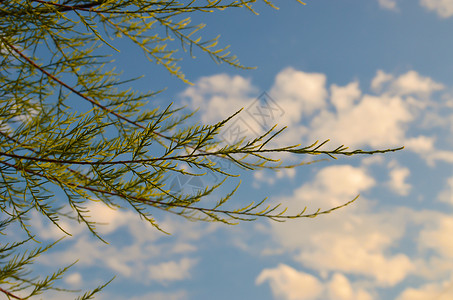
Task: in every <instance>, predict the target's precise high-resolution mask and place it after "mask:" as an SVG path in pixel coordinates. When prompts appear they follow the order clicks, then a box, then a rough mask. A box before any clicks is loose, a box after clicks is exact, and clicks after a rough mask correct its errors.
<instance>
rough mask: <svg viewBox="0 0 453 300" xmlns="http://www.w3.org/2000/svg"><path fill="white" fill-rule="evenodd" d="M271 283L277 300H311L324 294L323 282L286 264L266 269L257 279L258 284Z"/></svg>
mask: <svg viewBox="0 0 453 300" xmlns="http://www.w3.org/2000/svg"><path fill="white" fill-rule="evenodd" d="M266 281H269V284H270V287H271V290H272V294H273V295H274V297H275V298H276V299H282V300H283V299H284V300H310V299H313V300H314V299H318V297H319V296H320V294H321V293H322V289H323V287H322V285H321V282H320V281H319V280H318V279H317V278H316V277H314V276H313V275H310V274H307V273H305V272H299V271H297V270H295V269H293V268H292V267H290V266H287V265H285V264H280V265H278V267H277V268H274V269H264V270H263V271H261V273H260V274H259V275H258V277H257V278H256V281H255V282H256V284H262V283H264V282H266Z"/></svg>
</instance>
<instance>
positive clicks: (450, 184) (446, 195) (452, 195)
mask: <svg viewBox="0 0 453 300" xmlns="http://www.w3.org/2000/svg"><path fill="white" fill-rule="evenodd" d="M438 199H439V200H440V201H442V202H445V203H448V204H450V205H453V176H452V177H450V178H448V179H447V184H446V186H445V188H444V189H443V190H442V191H441V192H440V193H439V196H438Z"/></svg>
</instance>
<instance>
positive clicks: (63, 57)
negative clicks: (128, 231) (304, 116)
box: [0, 0, 399, 299]
mask: <svg viewBox="0 0 453 300" xmlns="http://www.w3.org/2000/svg"><path fill="white" fill-rule="evenodd" d="M255 2H257V1H256V0H240V1H222V0H198V1H197V0H192V1H174V0H162V1H155V0H140V1H139V0H135V1H122V0H115V1H111V0H98V1H79V0H60V1H50V0H49V1H43V0H28V1H15V0H14V1H8V0H5V1H0V175H1V178H0V210H1V215H2V217H3V219H4V221H3V222H2V223H1V224H0V231H1V232H2V233H3V234H6V231H5V228H6V227H7V226H10V225H11V224H13V223H17V224H19V225H20V227H21V228H22V229H23V230H24V232H26V233H27V235H28V236H29V238H28V239H26V240H24V241H20V242H13V243H9V244H8V243H6V244H5V243H2V244H0V267H1V273H0V292H1V293H3V294H4V295H6V296H7V297H9V298H12V299H26V298H28V297H31V296H33V295H37V294H39V293H41V292H43V291H45V290H47V289H55V288H53V282H54V281H55V280H57V279H59V278H60V277H61V276H62V274H63V273H64V271H66V270H67V268H63V269H61V270H58V271H57V272H55V273H54V274H52V275H51V276H48V277H45V278H44V279H39V278H32V279H30V278H29V277H28V276H29V272H28V267H29V265H30V264H32V263H33V261H34V259H35V258H36V257H37V256H38V255H39V254H41V253H43V252H44V251H46V250H48V249H49V247H51V246H52V245H53V244H52V245H49V246H46V247H40V248H36V249H34V250H31V251H30V250H28V251H27V250H25V251H24V252H22V254H17V253H20V251H22V250H20V249H22V248H23V247H24V246H25V245H26V244H28V243H31V242H33V240H32V239H35V237H34V236H33V233H32V231H31V230H30V226H31V225H30V223H29V220H30V213H31V212H32V211H37V212H39V213H40V214H41V215H43V216H45V217H46V218H47V219H48V220H50V221H51V222H52V223H53V224H54V225H55V226H57V227H59V228H60V229H61V230H62V231H64V230H63V229H62V228H61V227H60V225H59V224H60V221H61V219H62V218H73V219H76V220H78V221H79V222H81V223H84V224H85V225H86V226H87V228H88V229H89V230H90V231H91V232H92V233H93V234H94V235H96V236H97V237H99V238H100V239H102V237H101V236H99V234H98V232H97V230H96V224H95V222H93V221H92V220H91V219H90V212H89V211H88V210H87V204H88V203H89V202H90V201H102V202H103V203H105V204H106V205H108V206H110V207H114V208H123V209H132V210H134V211H135V212H136V213H137V214H138V215H140V217H142V218H143V219H144V220H146V221H148V222H149V223H151V224H152V225H153V226H154V227H155V228H156V229H159V230H160V228H159V224H158V223H157V222H156V221H155V219H154V218H153V213H154V212H155V211H156V209H159V210H163V211H165V212H170V213H174V214H178V215H181V216H183V217H186V218H188V219H191V220H202V221H210V222H224V223H227V224H234V223H237V222H238V221H250V220H254V219H256V218H257V217H267V218H270V219H273V220H276V221H283V220H285V219H292V218H302V217H315V216H317V215H319V214H325V213H329V212H331V211H333V210H335V209H338V208H340V207H343V206H345V205H348V204H349V203H351V202H352V201H354V200H355V199H353V200H351V201H350V202H347V203H345V204H344V205H342V206H339V207H334V208H331V209H329V210H326V211H317V212H315V213H311V214H306V213H305V209H301V212H300V213H298V214H294V215H288V214H286V210H285V208H280V206H279V205H276V206H267V205H266V199H264V200H260V201H258V202H256V203H254V202H252V203H247V204H245V205H244V206H243V207H238V208H236V209H227V208H224V207H225V206H224V205H225V203H227V201H228V200H229V199H231V197H232V196H233V194H234V192H235V191H236V189H237V187H236V189H233V190H232V191H231V192H230V193H227V194H226V195H225V196H223V197H222V198H220V199H218V201H217V203H215V204H213V205H211V206H205V205H206V204H205V203H202V202H201V200H202V199H204V198H205V197H206V196H208V195H211V194H212V193H213V191H214V190H216V189H217V188H219V187H220V186H221V185H222V184H223V182H224V181H222V182H220V183H219V184H216V185H213V186H207V187H206V188H205V189H204V190H202V191H199V192H198V193H196V194H187V193H184V192H182V191H181V192H179V193H172V192H171V191H170V189H169V186H168V184H167V183H168V178H169V177H170V176H171V175H174V174H183V175H191V176H203V173H201V174H200V172H198V171H199V170H202V171H204V172H206V171H211V172H215V173H218V174H221V175H222V176H225V177H226V178H228V177H232V176H236V174H231V173H229V172H228V171H227V170H225V169H223V168H222V167H221V166H220V165H219V164H218V163H216V160H215V159H214V158H222V159H227V160H230V161H231V162H232V163H234V164H235V165H237V166H238V167H241V168H245V169H250V170H254V169H259V168H271V169H277V168H293V167H296V165H281V164H280V163H279V162H278V161H276V160H274V159H272V158H271V157H270V154H271V153H285V152H287V153H294V154H309V155H319V154H324V155H328V156H330V157H333V158H335V157H336V156H338V155H355V154H374V153H383V152H388V151H395V150H399V149H387V150H376V151H362V150H355V151H348V150H347V148H346V147H343V146H340V147H338V148H336V149H334V150H325V149H324V146H325V142H324V143H321V144H319V145H318V144H317V143H315V144H313V145H310V146H307V147H301V146H300V145H290V146H287V147H281V148H269V147H267V145H268V144H269V142H270V141H271V140H272V139H273V138H275V136H277V135H278V134H280V133H281V132H282V130H283V129H280V130H277V129H275V128H272V129H271V130H270V131H268V132H266V133H265V134H263V135H262V136H259V137H257V138H255V139H253V140H242V141H239V142H238V143H236V144H232V145H226V146H222V145H221V143H220V139H219V137H218V134H219V132H220V130H221V129H222V127H224V126H225V124H226V123H227V122H228V121H229V120H230V119H231V118H232V117H234V115H233V116H231V117H230V118H228V119H226V120H224V121H221V122H219V123H216V124H213V125H193V126H189V125H187V123H186V121H187V119H189V118H191V116H192V114H182V113H181V111H180V109H179V108H176V109H175V108H172V106H171V105H169V106H168V107H165V108H154V109H152V110H150V109H149V108H148V107H146V106H145V105H146V103H147V101H148V100H149V99H151V98H152V97H153V96H154V95H155V93H153V92H149V93H141V92H138V91H135V90H130V89H127V88H124V86H125V84H126V83H128V82H129V81H120V79H119V78H120V76H119V74H118V73H117V72H115V70H114V69H113V68H111V67H110V68H109V66H110V65H111V60H110V57H109V56H105V55H104V54H103V53H106V52H108V51H111V52H112V53H115V52H116V51H118V50H117V49H116V48H115V46H114V41H115V40H116V39H128V40H130V41H131V42H132V43H134V44H135V45H136V46H137V47H139V48H141V49H142V50H143V52H144V54H145V55H146V57H147V58H148V59H149V60H150V61H152V62H154V63H156V64H159V65H162V66H163V67H164V69H165V70H167V71H168V72H170V73H171V74H173V75H175V76H176V77H177V78H179V79H180V80H183V81H184V82H188V80H187V79H186V78H185V77H184V74H183V73H182V71H181V70H180V67H179V66H178V64H177V63H178V61H179V59H180V57H178V56H177V50H178V49H182V50H183V51H185V52H188V53H189V54H190V55H192V50H193V48H199V49H200V50H201V51H202V52H204V53H206V54H208V55H209V56H211V57H212V59H213V60H214V61H215V62H218V63H222V62H223V63H227V64H229V65H232V66H234V67H237V68H246V67H244V66H243V65H242V64H240V63H239V61H238V59H237V58H236V57H235V56H234V55H231V54H230V52H229V50H228V47H218V42H219V40H218V37H216V38H214V39H210V40H204V39H202V38H201V37H200V35H199V32H200V30H201V29H202V28H203V27H204V25H203V24H199V25H192V24H191V19H190V18H189V17H188V15H189V14H190V13H193V12H203V13H205V12H206V13H207V12H213V11H217V10H223V9H227V8H228V9H230V8H246V9H249V10H251V11H253V8H252V4H254V3H255ZM263 2H265V3H266V4H268V5H270V6H272V3H271V2H270V1H267V0H263ZM102 49H103V51H104V52H101V50H102ZM44 53H45V55H44ZM75 101H83V102H85V103H86V104H87V105H89V106H87V107H88V108H87V109H86V110H82V111H79V110H76V108H75V107H74V102H75ZM157 153H159V155H157ZM184 165H186V166H190V169H189V170H187V169H184V168H182V166H184ZM204 174H206V173H204ZM57 192H58V193H64V195H65V196H66V201H67V202H66V203H64V202H62V201H61V200H60V201H57V199H56V197H55V194H56V193H57ZM68 208H71V209H70V211H71V213H67V210H68ZM68 234H69V233H68ZM36 239H39V237H36ZM101 288H102V287H99V288H97V289H95V290H93V291H92V292H87V293H85V294H84V295H83V296H82V297H81V298H80V299H90V298H92V296H93V295H94V293H95V292H97V291H99V290H100V289H101ZM17 292H19V294H24V293H26V294H27V296H18V294H16V293H17Z"/></svg>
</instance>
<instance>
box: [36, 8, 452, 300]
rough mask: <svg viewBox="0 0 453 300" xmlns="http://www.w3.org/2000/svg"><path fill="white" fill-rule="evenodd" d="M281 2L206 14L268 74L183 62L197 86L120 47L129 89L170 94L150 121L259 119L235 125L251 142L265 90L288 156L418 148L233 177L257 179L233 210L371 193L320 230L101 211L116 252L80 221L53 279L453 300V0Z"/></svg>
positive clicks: (362, 298)
mask: <svg viewBox="0 0 453 300" xmlns="http://www.w3.org/2000/svg"><path fill="white" fill-rule="evenodd" d="M275 4H276V5H277V6H279V7H280V10H274V9H271V8H270V7H268V6H266V5H264V4H258V5H256V10H257V11H258V12H259V13H260V14H259V15H257V16H255V15H253V14H252V13H250V12H249V11H247V10H244V9H243V10H238V9H236V10H226V11H223V12H216V13H213V14H196V15H193V22H194V23H200V22H202V23H206V24H207V27H206V28H205V29H204V30H203V36H204V37H206V38H209V37H215V36H216V35H217V34H221V42H222V43H223V44H224V45H231V50H232V52H233V53H234V54H236V55H237V56H238V57H239V59H240V60H241V62H242V63H243V64H245V65H247V66H256V67H257V68H256V69H254V70H238V69H234V68H232V67H229V66H227V65H217V64H215V63H214V62H212V61H211V60H210V58H209V57H207V56H206V55H203V53H197V52H196V53H195V55H196V56H197V58H196V59H191V58H190V57H189V56H188V55H184V54H181V56H182V57H183V58H184V60H183V61H182V62H181V66H182V69H183V71H184V72H185V73H186V76H187V77H188V78H189V80H191V81H192V82H193V83H194V85H192V86H190V85H187V84H184V83H182V82H181V81H180V80H178V79H177V78H175V77H172V76H170V75H167V74H166V72H165V70H164V69H163V68H161V67H160V66H156V65H154V64H152V63H144V61H145V58H144V57H143V56H142V54H141V53H140V51H139V50H137V49H133V48H130V46H129V45H126V44H124V45H122V44H121V42H120V41H119V40H117V41H115V43H117V46H118V47H119V48H120V49H121V50H122V53H121V54H120V55H118V56H116V57H115V58H116V64H117V67H118V69H122V70H124V76H125V77H130V76H136V75H145V77H144V78H143V79H141V80H139V81H137V82H136V83H134V86H133V87H134V88H137V89H143V90H145V91H146V90H160V89H162V88H165V87H167V88H168V89H167V90H166V91H165V92H163V93H161V94H159V95H158V96H157V97H156V100H155V102H151V103H150V104H149V107H150V108H152V107H153V106H154V105H156V104H157V105H165V104H168V103H169V102H175V104H176V105H186V106H187V108H188V109H196V108H199V112H198V114H197V115H196V119H197V120H200V121H202V122H208V123H212V122H215V121H219V120H222V119H224V118H226V117H227V116H229V115H230V114H232V113H233V112H235V111H237V110H238V109H239V108H241V107H245V108H248V110H247V109H246V110H245V111H243V112H242V113H241V114H240V115H239V116H238V117H237V118H236V119H234V120H233V121H234V122H237V123H236V124H239V126H242V127H241V128H247V130H248V131H247V134H248V135H249V136H250V137H253V135H254V134H257V133H259V132H260V130H263V128H266V126H268V123H266V124H264V123H262V122H263V120H262V119H257V118H253V116H256V115H253V113H247V112H252V111H253V110H254V109H256V108H257V105H258V104H263V102H262V101H264V100H263V99H262V98H259V97H260V95H262V93H263V92H265V93H266V96H265V101H267V104H270V105H271V106H272V107H273V108H274V109H275V110H274V112H275V114H274V115H272V116H271V117H269V118H268V119H267V120H266V122H270V121H273V122H275V123H278V125H279V126H288V129H287V130H286V131H285V132H284V133H283V134H282V135H281V136H280V137H279V138H278V139H277V140H276V141H275V142H274V146H282V145H288V144H298V143H301V144H303V145H309V144H311V143H312V142H314V141H316V140H318V139H319V140H325V139H330V140H331V142H330V143H329V144H328V145H327V146H326V147H327V148H336V147H337V146H339V145H342V144H344V145H346V146H349V147H351V148H352V149H356V148H360V149H386V148H389V147H398V146H403V145H404V146H405V147H406V148H405V150H403V151H400V152H397V153H389V154H384V155H375V156H360V157H350V158H347V157H340V158H339V159H338V160H336V161H332V160H330V161H322V162H319V163H316V164H311V165H307V166H301V167H299V168H297V169H294V170H289V171H282V172H271V171H256V172H244V171H238V170H235V169H231V170H232V171H233V172H239V173H240V174H241V180H242V185H241V187H240V190H239V191H238V193H237V195H236V198H235V200H234V202H233V203H232V205H233V204H234V203H237V204H238V205H240V204H241V203H243V202H246V201H250V200H260V199H262V198H263V197H265V196H268V197H269V201H270V202H272V203H283V205H284V206H287V207H288V208H289V210H290V211H297V210H298V209H301V208H303V207H305V206H307V207H308V210H309V211H315V210H316V209H318V208H322V209H328V208H330V207H333V206H336V205H340V204H342V203H345V202H347V201H349V200H351V199H353V198H354V197H355V196H356V195H358V194H360V198H359V199H358V200H357V201H356V202H355V203H354V204H352V205H350V206H348V207H346V208H343V209H342V210H339V211H336V212H334V213H332V214H329V215H325V216H320V217H318V218H315V219H301V220H294V221H288V222H286V223H275V222H270V221H268V220H258V221H256V222H253V223H241V224H240V225H237V226H225V225H219V224H211V223H209V224H207V223H194V222H189V221H187V220H184V219H182V218H178V217H175V216H168V215H165V214H161V213H157V215H156V217H157V218H158V220H160V221H161V227H162V228H164V229H165V230H167V231H168V232H170V233H172V235H170V236H168V235H164V234H162V233H160V232H157V231H155V230H153V229H152V228H150V226H148V225H146V224H145V223H144V222H141V221H140V220H139V219H138V218H137V217H136V216H135V215H134V214H133V213H132V212H125V211H112V210H110V209H108V208H106V207H105V206H102V205H101V204H97V203H94V204H93V205H92V206H91V207H90V209H91V210H92V212H93V215H94V216H97V217H96V220H98V221H99V222H102V223H106V224H109V225H104V226H101V232H102V233H104V236H105V238H106V239H107V240H108V241H109V242H110V244H109V245H104V244H102V243H101V242H100V241H97V240H96V239H94V238H92V237H91V236H90V234H89V233H88V232H87V230H85V229H84V228H83V227H79V226H74V224H69V223H68V224H66V226H67V228H70V229H69V231H70V232H71V233H72V234H73V237H71V238H68V239H66V240H65V241H63V242H62V243H61V244H60V245H59V246H58V247H56V248H55V249H54V250H52V252H50V253H49V254H47V255H44V256H43V257H42V259H41V260H40V263H41V265H42V266H43V267H46V268H47V267H49V270H50V269H51V267H52V266H54V265H55V263H58V265H65V264H68V263H72V262H73V261H74V260H75V259H79V262H78V264H77V265H76V266H74V267H73V268H71V270H70V271H69V273H68V274H67V276H66V277H65V279H64V284H65V285H67V286H68V287H71V288H89V287H94V286H95V285H96V284H98V283H102V282H103V281H106V280H108V279H110V278H111V277H112V276H114V275H116V276H117V277H116V279H115V280H114V282H113V283H112V284H111V285H110V286H108V287H107V288H106V289H105V291H104V292H103V293H101V294H100V295H99V296H98V299H113V300H116V299H134V300H144V299H172V300H183V299H201V300H202V299H263V300H267V299H269V300H271V299H282V300H296V299H297V300H306V299H307V300H308V299H332V300H336V299H340V300H369V299H398V300H409V299H410V300H414V299H428V300H430V299H432V300H434V299H452V298H453V271H452V270H453V239H452V236H453V214H452V213H453V139H452V138H451V137H452V135H453V76H452V74H453V59H452V53H453V38H452V37H451V29H452V28H453V1H452V0H443V1H442V0H420V1H413V0H399V1H397V0H369V1H350V0H344V1H335V0H327V1H308V0H307V5H305V6H303V5H300V4H298V3H297V1H295V0H294V1H289V0H286V1H283V0H281V1H275ZM257 99H258V100H257ZM260 99H261V100H260ZM260 101H261V102H260ZM263 124H264V125H263ZM229 129H231V128H229V127H227V128H225V133H224V134H225V136H226V137H228V134H229V132H228V130H229ZM225 139H227V138H225ZM280 158H282V159H284V160H285V161H287V162H298V161H299V162H300V161H301V160H306V161H308V160H310V159H313V158H310V157H295V156H290V155H284V156H280ZM226 167H227V168H229V166H226ZM216 180H217V179H216V178H213V177H207V178H204V179H203V181H202V183H201V184H209V183H213V182H216ZM235 182H236V181H235V180H232V181H231V182H228V183H227V186H226V187H225V188H226V189H225V190H224V191H227V190H228V189H227V188H228V187H229V186H231V185H233V184H234V183H235ZM185 188H190V187H187V186H186V187H185ZM218 195H220V193H219V194H218ZM213 198H214V197H213ZM209 200H210V199H208V201H209ZM35 228H36V230H37V231H38V232H39V234H40V236H42V238H43V239H44V240H49V241H51V240H54V239H55V238H57V237H59V236H61V233H60V232H58V230H57V229H54V228H53V227H52V226H51V225H48V224H44V223H42V222H41V221H40V220H39V219H36V220H35ZM55 299H57V298H55ZM58 299H62V298H61V296H59V297H58ZM68 299H70V298H68Z"/></svg>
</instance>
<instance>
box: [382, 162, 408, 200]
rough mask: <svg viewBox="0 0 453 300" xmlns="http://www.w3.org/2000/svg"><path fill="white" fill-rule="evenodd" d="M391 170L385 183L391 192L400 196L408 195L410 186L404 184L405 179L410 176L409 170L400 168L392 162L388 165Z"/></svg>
mask: <svg viewBox="0 0 453 300" xmlns="http://www.w3.org/2000/svg"><path fill="white" fill-rule="evenodd" d="M389 166H390V168H391V170H390V173H389V176H390V179H389V181H388V182H387V185H388V186H389V187H390V189H391V190H393V191H394V192H395V193H397V194H398V195H401V196H407V195H409V192H410V190H411V188H412V186H411V185H410V184H408V183H406V179H407V177H409V175H410V170H409V168H405V167H400V166H398V165H397V164H395V163H394V162H392V163H391V164H389Z"/></svg>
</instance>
